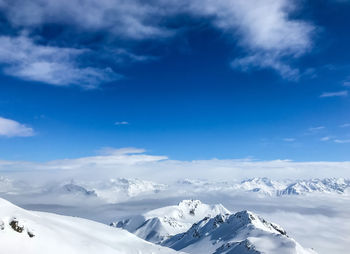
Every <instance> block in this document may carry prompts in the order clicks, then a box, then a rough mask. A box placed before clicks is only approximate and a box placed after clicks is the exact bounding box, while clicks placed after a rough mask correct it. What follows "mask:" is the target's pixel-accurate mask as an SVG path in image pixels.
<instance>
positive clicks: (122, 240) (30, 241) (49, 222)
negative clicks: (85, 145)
mask: <svg viewBox="0 0 350 254" xmlns="http://www.w3.org/2000/svg"><path fill="white" fill-rule="evenodd" d="M0 253H4V254H5V253H8V254H10V253H11V254H23V253H25V254H47V253H50V254H61V253H69V254H80V253H84V254H96V253H104V254H109V253H111V254H112V253H113V254H115V253H127V254H133V253H135V254H142V253H143V254H150V253H161V254H171V253H175V251H174V250H171V249H168V248H165V247H161V246H157V245H154V244H152V243H149V242H146V241H144V240H142V239H140V238H138V237H136V236H134V235H133V234H130V233H129V232H127V231H126V230H122V229H117V228H112V227H109V226H107V225H104V224H100V223H97V222H93V221H89V220H85V219H80V218H76V217H68V216H61V215H56V214H50V213H42V212H33V211H27V210H24V209H22V208H19V207H17V206H15V205H13V204H11V203H10V202H8V201H6V200H4V199H1V198H0Z"/></svg>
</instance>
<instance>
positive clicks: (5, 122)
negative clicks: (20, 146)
mask: <svg viewBox="0 0 350 254" xmlns="http://www.w3.org/2000/svg"><path fill="white" fill-rule="evenodd" d="M0 136H5V137H30V136H34V130H33V129H32V128H30V127H28V126H26V125H24V124H21V123H19V122H16V121H14V120H11V119H7V118H3V117H0Z"/></svg>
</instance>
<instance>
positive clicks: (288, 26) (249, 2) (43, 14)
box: [0, 0, 315, 79]
mask: <svg viewBox="0 0 350 254" xmlns="http://www.w3.org/2000/svg"><path fill="white" fill-rule="evenodd" d="M299 3H300V2H296V1H292V0H278V1H276V0H264V1H256V0H235V1H227V0H153V1H140V0H129V1H123V0H90V1H85V2H84V5H82V4H81V1H80V0H61V1H56V0H47V1H45V4H42V0H32V1H25V2H23V1H19V0H13V1H11V4H10V3H6V4H5V3H4V4H3V5H2V6H1V7H0V10H2V12H3V15H4V16H5V17H7V19H8V20H9V21H10V22H11V23H12V25H13V27H25V28H26V29H28V30H30V29H32V30H33V28H36V27H40V26H42V25H43V24H46V23H49V24H60V25H66V26H67V25H69V26H71V27H73V28H74V29H78V30H81V31H83V32H84V33H96V32H97V33H105V34H107V35H108V37H111V38H112V40H115V39H117V40H118V39H132V40H136V41H137V40H149V39H164V38H168V37H171V36H174V35H175V34H176V33H177V30H176V29H175V28H173V27H170V26H167V25H166V23H167V21H171V20H172V19H176V18H177V17H178V16H180V15H182V14H186V15H189V16H191V17H192V18H197V19H200V20H203V22H207V23H209V24H211V25H212V27H214V28H216V29H218V30H219V31H221V32H222V33H223V34H225V35H226V36H227V37H228V38H229V39H230V40H231V41H232V43H233V44H234V45H237V44H238V45H240V46H241V47H242V48H243V49H244V51H245V53H244V55H242V56H241V57H239V58H237V59H234V60H233V62H232V67H234V68H237V69H242V70H248V69H251V68H260V69H261V68H270V69H273V70H275V71H277V72H278V73H280V74H281V75H282V77H284V78H287V79H297V78H298V77H299V75H300V74H299V72H300V71H299V70H298V69H297V68H295V67H292V66H291V65H290V63H289V62H290V61H289V60H291V59H292V60H293V59H296V58H298V57H300V56H302V55H303V54H305V53H306V52H308V51H309V50H310V49H311V48H312V35H313V33H314V31H315V27H314V25H312V24H310V23H309V22H306V21H303V20H301V19H297V18H291V16H292V15H293V14H294V13H296V12H297V11H298V8H299V7H300V6H297V5H298V4H299ZM186 25H187V24H186V23H184V24H181V26H180V27H179V28H178V30H179V31H182V30H183V29H182V28H183V27H184V26H186Z"/></svg>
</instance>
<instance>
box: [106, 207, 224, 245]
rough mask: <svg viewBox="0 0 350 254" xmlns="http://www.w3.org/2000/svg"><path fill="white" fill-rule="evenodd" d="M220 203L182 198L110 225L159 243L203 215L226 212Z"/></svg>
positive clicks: (182, 230)
mask: <svg viewBox="0 0 350 254" xmlns="http://www.w3.org/2000/svg"><path fill="white" fill-rule="evenodd" d="M228 213H229V211H228V210H227V209H226V208H225V207H223V206H222V205H220V204H218V205H207V204H203V203H201V202H200V201H199V200H183V201H182V202H180V203H179V204H178V205H176V206H167V207H163V208H159V209H155V210H152V211H149V212H147V213H145V214H143V215H140V216H133V217H130V218H127V219H124V220H121V221H117V222H113V223H111V226H113V227H118V228H123V229H126V230H128V231H129V232H131V233H134V234H135V235H137V236H139V237H141V238H143V239H145V240H147V241H150V242H153V243H160V242H162V241H164V240H166V239H168V238H169V237H171V236H174V235H176V234H179V233H182V232H185V231H187V230H188V229H189V228H190V227H191V226H192V225H193V223H195V222H197V221H199V220H201V219H202V218H204V217H209V218H211V217H214V216H216V215H217V214H228Z"/></svg>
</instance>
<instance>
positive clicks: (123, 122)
mask: <svg viewBox="0 0 350 254" xmlns="http://www.w3.org/2000/svg"><path fill="white" fill-rule="evenodd" d="M114 124H115V125H128V124H129V122H126V121H121V122H115V123H114Z"/></svg>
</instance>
